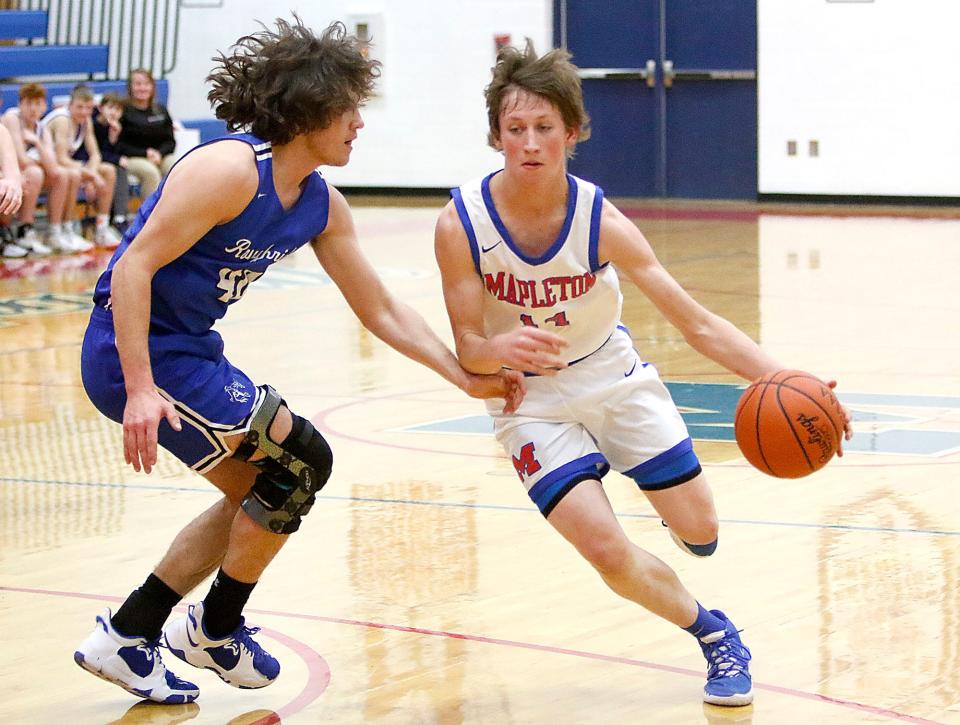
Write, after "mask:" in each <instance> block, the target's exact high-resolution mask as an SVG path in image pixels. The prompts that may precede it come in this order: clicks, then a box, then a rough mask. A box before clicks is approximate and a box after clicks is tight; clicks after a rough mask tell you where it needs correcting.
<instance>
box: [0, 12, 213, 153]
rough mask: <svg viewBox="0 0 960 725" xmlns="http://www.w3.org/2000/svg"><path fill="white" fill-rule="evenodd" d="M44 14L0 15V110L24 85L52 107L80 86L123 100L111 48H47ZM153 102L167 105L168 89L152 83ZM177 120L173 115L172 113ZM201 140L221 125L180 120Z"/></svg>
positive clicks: (160, 82) (161, 82)
mask: <svg viewBox="0 0 960 725" xmlns="http://www.w3.org/2000/svg"><path fill="white" fill-rule="evenodd" d="M48 25H49V14H48V13H47V12H46V11H42V10H0V43H9V44H4V45H0V109H7V108H10V107H13V106H16V105H17V91H18V89H19V88H20V85H21V83H22V82H24V81H25V80H35V81H37V82H40V83H43V85H44V86H45V87H46V89H47V97H48V100H49V102H50V104H51V106H52V105H53V104H54V103H56V102H57V101H58V100H62V99H64V98H66V97H67V96H69V95H70V90H71V89H72V88H73V87H74V86H75V85H76V84H77V83H78V82H81V81H82V82H84V83H86V84H87V85H89V86H90V87H91V89H92V90H93V92H94V93H95V94H97V95H98V96H99V95H102V94H104V93H107V92H114V93H119V94H120V95H125V94H126V91H127V84H126V78H110V77H109V75H110V73H109V66H108V63H109V54H110V47H109V46H108V45H101V44H87V45H77V44H70V45H51V44H48V43H47V35H48ZM156 85H157V100H159V101H160V102H161V103H163V104H165V105H166V104H167V98H168V94H169V84H168V82H167V81H166V80H165V79H163V78H157V81H156ZM171 113H172V114H173V115H174V117H175V118H176V110H175V109H171ZM177 120H179V121H180V123H181V124H182V125H183V126H184V128H187V129H195V130H197V131H198V132H199V140H200V141H205V140H207V139H208V138H214V137H215V136H218V135H220V134H222V133H224V130H225V128H224V125H223V123H222V122H220V121H217V120H211V119H197V120H190V119H180V118H178V119H177Z"/></svg>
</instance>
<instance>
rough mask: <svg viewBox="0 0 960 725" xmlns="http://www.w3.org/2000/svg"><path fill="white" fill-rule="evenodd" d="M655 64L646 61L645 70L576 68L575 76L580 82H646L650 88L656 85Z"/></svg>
mask: <svg viewBox="0 0 960 725" xmlns="http://www.w3.org/2000/svg"><path fill="white" fill-rule="evenodd" d="M656 70H657V64H656V63H655V62H654V61H652V60H648V61H647V65H646V67H645V68H578V69H577V75H578V76H579V77H580V78H581V79H582V80H596V79H602V80H626V81H636V80H639V81H646V82H647V85H648V86H650V87H651V88H652V87H653V85H654V83H656Z"/></svg>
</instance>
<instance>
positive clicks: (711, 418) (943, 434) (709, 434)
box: [402, 382, 960, 457]
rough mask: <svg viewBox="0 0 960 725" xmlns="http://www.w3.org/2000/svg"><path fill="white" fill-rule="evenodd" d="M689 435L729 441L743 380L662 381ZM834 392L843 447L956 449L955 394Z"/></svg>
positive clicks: (446, 425)
mask: <svg viewBox="0 0 960 725" xmlns="http://www.w3.org/2000/svg"><path fill="white" fill-rule="evenodd" d="M666 386H667V388H668V389H669V391H670V394H671V395H672V396H673V400H674V402H675V403H676V404H677V407H678V408H679V409H680V413H681V415H683V420H684V422H686V424H687V428H688V429H689V431H690V437H691V438H693V439H694V440H698V441H729V442H730V443H731V445H733V444H734V436H733V414H734V411H735V410H736V407H737V401H738V400H739V399H740V395H741V394H742V393H743V390H744V388H745V387H746V385H739V384H732V383H691V382H667V383H666ZM837 397H838V398H839V399H840V402H841V403H843V404H844V405H845V406H847V408H848V409H849V410H850V412H851V414H852V415H853V428H854V436H853V440H849V441H844V443H843V450H844V452H845V453H866V454H872V455H894V456H924V457H939V456H946V455H950V454H951V453H956V452H960V397H955V396H938V395H894V394H884V393H844V392H840V393H839V394H838V395H837ZM402 430H404V431H407V432H418V433H427V432H429V433H456V434H466V435H471V434H472V435H490V434H492V432H493V423H492V421H491V419H490V418H489V417H488V416H485V415H473V416H461V417H459V418H450V419H446V420H435V421H430V422H427V423H422V424H419V425H413V426H408V427H405V428H403V429H402Z"/></svg>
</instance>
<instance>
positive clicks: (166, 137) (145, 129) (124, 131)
mask: <svg viewBox="0 0 960 725" xmlns="http://www.w3.org/2000/svg"><path fill="white" fill-rule="evenodd" d="M156 90H157V86H156V83H155V82H154V80H153V75H152V74H151V73H150V71H148V70H146V69H144V68H137V69H135V70H132V71H130V76H129V78H128V79H127V99H126V105H125V107H124V109H123V118H122V119H121V120H120V123H121V130H120V138H119V139H118V141H117V150H118V151H119V152H120V154H121V155H123V156H126V157H127V172H128V173H130V174H133V175H134V176H136V177H137V178H138V179H139V180H140V188H141V191H142V194H141V196H142V197H143V198H144V199H146V198H147V197H148V196H150V194H152V193H153V192H154V191H155V190H156V188H157V187H158V186H159V185H160V179H162V178H163V176H164V175H165V174H166V173H167V172H168V171H169V170H170V167H171V166H173V162H174V161H175V160H176V159H175V158H174V156H173V151H174V149H175V148H176V146H177V142H176V140H175V139H174V136H173V119H172V118H170V114H169V113H168V112H167V109H166V107H165V106H164V105H163V104H162V103H159V102H158V101H157V99H156Z"/></svg>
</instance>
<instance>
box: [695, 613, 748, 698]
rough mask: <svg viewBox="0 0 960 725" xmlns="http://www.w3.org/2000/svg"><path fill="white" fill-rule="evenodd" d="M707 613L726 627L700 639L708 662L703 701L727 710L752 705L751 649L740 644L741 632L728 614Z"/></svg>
mask: <svg viewBox="0 0 960 725" xmlns="http://www.w3.org/2000/svg"><path fill="white" fill-rule="evenodd" d="M710 613H711V614H713V615H714V616H715V617H717V618H718V619H721V620H723V622H725V623H726V627H725V628H724V629H723V630H721V631H719V632H711V633H710V634H705V635H703V636H702V637H700V638H699V640H700V649H701V650H703V656H704V657H705V658H706V660H707V684H706V685H705V686H704V688H703V701H704V702H709V703H710V704H712V705H726V706H728V707H737V706H740V705H749V704H750V703H751V702H753V680H752V679H751V677H750V650H749V649H747V647H746V646H745V645H744V644H743V642H741V641H740V633H739V632H738V631H737V628H736V627H734V626H733V622H731V621H730V620H729V619H727V615H725V614H724V613H723V612H721V611H720V610H718V609H711V610H710Z"/></svg>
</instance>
